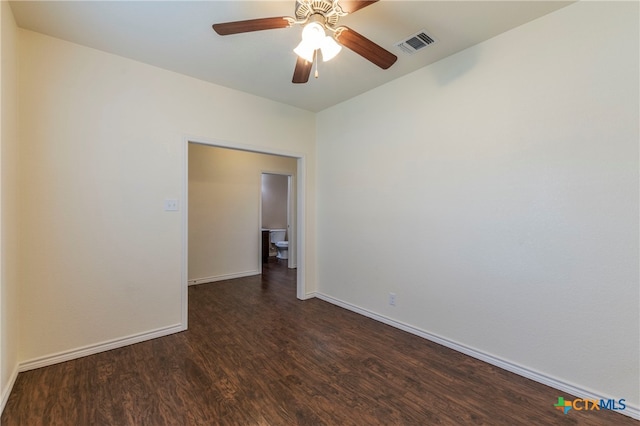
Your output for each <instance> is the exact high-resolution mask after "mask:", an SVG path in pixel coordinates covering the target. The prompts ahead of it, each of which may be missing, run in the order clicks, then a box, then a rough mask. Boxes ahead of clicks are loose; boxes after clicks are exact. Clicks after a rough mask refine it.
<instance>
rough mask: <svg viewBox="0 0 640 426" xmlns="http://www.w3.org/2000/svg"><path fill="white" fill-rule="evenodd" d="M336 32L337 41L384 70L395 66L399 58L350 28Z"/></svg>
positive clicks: (341, 28) (343, 28)
mask: <svg viewBox="0 0 640 426" xmlns="http://www.w3.org/2000/svg"><path fill="white" fill-rule="evenodd" d="M338 30H339V31H337V32H336V39H337V40H338V41H339V42H340V44H342V45H343V46H344V47H346V48H348V49H351V50H353V51H354V52H356V53H357V54H358V55H360V56H362V57H363V58H365V59H367V60H369V61H371V62H373V63H374V64H376V65H377V66H379V67H380V68H382V69H385V70H386V69H387V68H389V67H390V66H391V65H393V64H394V63H395V62H396V60H398V57H397V56H396V55H394V54H393V53H391V52H389V51H388V50H386V49H384V48H383V47H380V46H378V45H377V44H375V43H374V42H372V41H371V40H369V39H368V38H366V37H365V36H363V35H360V34H358V33H357V32H355V31H354V30H352V29H351V28H348V27H340V28H338Z"/></svg>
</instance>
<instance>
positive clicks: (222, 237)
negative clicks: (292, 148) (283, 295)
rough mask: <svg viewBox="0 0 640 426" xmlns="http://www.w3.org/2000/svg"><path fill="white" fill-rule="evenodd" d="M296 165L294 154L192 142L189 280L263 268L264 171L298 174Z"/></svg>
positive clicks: (256, 271)
mask: <svg viewBox="0 0 640 426" xmlns="http://www.w3.org/2000/svg"><path fill="white" fill-rule="evenodd" d="M296 166H297V164H296V159H294V158H290V157H282V156H276V155H265V154H257V153H252V152H245V151H238V150H231V149H225V148H218V147H212V146H206V145H198V144H189V272H188V276H189V283H190V284H200V283H203V282H212V281H217V280H221V279H228V278H234V277H241V276H248V275H256V274H259V273H260V271H261V258H260V247H261V234H260V222H261V218H260V202H261V198H262V197H261V192H262V172H264V171H269V172H274V173H286V174H291V175H294V176H295V175H296ZM285 200H286V198H285ZM294 205H295V203H294ZM285 222H286V216H285ZM292 227H293V223H292Z"/></svg>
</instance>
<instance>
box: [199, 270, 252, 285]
mask: <svg viewBox="0 0 640 426" xmlns="http://www.w3.org/2000/svg"><path fill="white" fill-rule="evenodd" d="M253 275H260V271H258V270H253V271H244V272H237V273H235V274H223V275H215V276H213V277H204V278H194V279H192V280H189V281H187V285H197V284H207V283H213V282H216V281H224V280H232V279H234V278H242V277H250V276H253Z"/></svg>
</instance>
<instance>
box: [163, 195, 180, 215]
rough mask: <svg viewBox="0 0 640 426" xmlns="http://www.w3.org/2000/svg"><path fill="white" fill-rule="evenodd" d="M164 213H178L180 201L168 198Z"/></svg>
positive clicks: (165, 201) (165, 202)
mask: <svg viewBox="0 0 640 426" xmlns="http://www.w3.org/2000/svg"><path fill="white" fill-rule="evenodd" d="M164 211H166V212H177V211H178V200H174V199H169V198H167V199H166V200H164Z"/></svg>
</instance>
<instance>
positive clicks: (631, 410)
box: [309, 292, 640, 420]
mask: <svg viewBox="0 0 640 426" xmlns="http://www.w3.org/2000/svg"><path fill="white" fill-rule="evenodd" d="M313 295H314V296H315V297H317V298H318V299H321V300H324V301H325V302H329V303H331V304H333V305H336V306H339V307H341V308H344V309H347V310H349V311H352V312H355V313H357V314H360V315H364V316H365V317H368V318H371V319H374V320H376V321H379V322H381V323H384V324H387V325H390V326H391V327H395V328H398V329H400V330H403V331H406V332H407V333H411V334H414V335H416V336H419V337H422V338H423V339H427V340H430V341H432V342H434V343H438V344H440V345H442V346H445V347H447V348H449V349H453V350H454V351H457V352H461V353H463V354H465V355H468V356H470V357H472V358H476V359H478V360H480V361H484V362H486V363H488V364H491V365H494V366H496V367H499V368H502V369H503V370H507V371H509V372H511V373H515V374H517V375H519V376H522V377H526V378H527V379H531V380H533V381H535V382H538V383H542V384H543V385H546V386H550V387H552V388H555V389H558V390H559V391H562V392H566V393H567V394H569V395H572V396H575V397H577V398H582V399H597V400H599V399H601V398H602V399H609V398H613V397H610V396H605V395H597V394H595V393H593V392H592V391H589V390H587V389H583V388H580V387H578V386H575V385H573V384H570V383H567V382H565V381H563V380H560V379H558V378H555V377H550V376H547V375H545V374H542V373H540V372H537V371H534V370H531V369H529V368H526V367H523V366H521V365H518V364H514V363H513V362H510V361H506V360H504V359H502V358H499V357H496V356H494V355H490V354H487V353H485V352H482V351H479V350H477V349H473V348H470V347H468V346H465V345H462V344H460V343H457V342H454V341H452V340H449V339H446V338H444V337H441V336H438V335H436V334H433V333H430V332H428V331H425V330H422V329H420V328H418V327H414V326H412V325H409V324H406V323H404V322H401V321H396V320H394V319H391V318H389V317H386V316H384V315H380V314H378V313H376V312H373V311H370V310H368V309H365V308H361V307H360V306H357V305H354V304H352V303H349V302H345V301H343V300H340V299H336V298H335V297H332V296H329V295H327V294H324V293H321V292H315V293H314V294H313ZM309 296H311V294H309ZM623 396H624V395H623ZM552 403H553V401H549V404H550V405H549V406H550V407H551V404H552ZM618 413H619V414H623V415H625V416H627V417H631V418H634V419H637V420H640V407H637V406H632V405H629V403H627V407H626V408H625V409H624V410H622V411H618Z"/></svg>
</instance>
